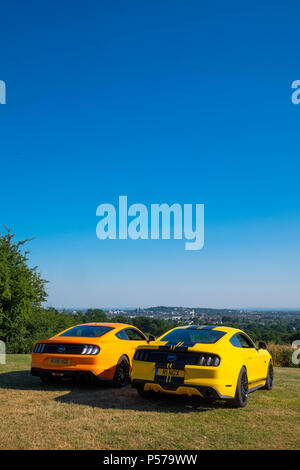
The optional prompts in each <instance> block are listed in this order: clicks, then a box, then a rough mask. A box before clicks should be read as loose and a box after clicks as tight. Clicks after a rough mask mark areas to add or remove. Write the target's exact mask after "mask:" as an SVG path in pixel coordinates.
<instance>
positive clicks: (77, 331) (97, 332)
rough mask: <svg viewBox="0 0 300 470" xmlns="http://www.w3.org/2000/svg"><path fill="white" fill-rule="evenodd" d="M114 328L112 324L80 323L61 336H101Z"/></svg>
mask: <svg viewBox="0 0 300 470" xmlns="http://www.w3.org/2000/svg"><path fill="white" fill-rule="evenodd" d="M111 330H113V328H112V327H111V326H96V325H78V326H74V328H71V329H70V330H67V331H65V332H64V333H61V334H60V335H59V336H76V337H77V338H78V337H82V338H99V337H100V336H103V335H105V333H108V331H111Z"/></svg>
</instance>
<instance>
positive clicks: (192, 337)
mask: <svg viewBox="0 0 300 470" xmlns="http://www.w3.org/2000/svg"><path fill="white" fill-rule="evenodd" d="M225 334H226V333H225V332H224V331H217V330H196V329H189V328H178V329H176V330H173V331H170V333H167V334H166V335H165V336H163V337H162V338H160V341H168V343H172V344H177V343H179V342H183V343H187V344H188V343H203V344H212V343H216V342H217V341H218V340H219V339H220V338H222V336H224V335H225ZM182 346H184V344H183V345H182Z"/></svg>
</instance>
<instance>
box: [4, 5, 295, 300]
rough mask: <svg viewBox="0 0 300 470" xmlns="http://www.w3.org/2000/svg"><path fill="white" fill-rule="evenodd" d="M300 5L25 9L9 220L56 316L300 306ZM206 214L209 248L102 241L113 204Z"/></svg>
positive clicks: (12, 109) (8, 156) (15, 37)
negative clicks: (294, 87) (80, 310)
mask: <svg viewBox="0 0 300 470" xmlns="http://www.w3.org/2000/svg"><path fill="white" fill-rule="evenodd" d="M299 18H300V4H299V1H298V0H294V1H286V2H282V1H279V0H272V1H271V0H269V1H266V0H259V1H258V0H256V1H252V2H240V1H230V0H229V1H226V2H224V1H223V0H185V1H183V0H180V1H179V0H164V1H161V0H157V1H145V0H144V1H140V0H136V1H132V0H126V1H123V0H122V1H101V2H99V1H91V0H86V1H74V0H72V1H71V0H69V1H61V0H60V1H57V0H56V1H51V2H50V1H48V2H45V1H43V2H41V1H37V0H35V1H27V2H24V1H23V0H22V1H21V0H20V1H14V0H12V1H10V2H5V3H3V2H2V5H1V17H0V43H1V50H0V79H1V80H4V81H5V82H6V85H7V104H6V105H0V158H1V204H0V222H1V224H6V225H8V226H9V227H11V229H12V230H13V231H15V232H16V234H17V238H19V239H22V238H24V237H27V236H28V237H31V236H35V237H36V240H35V241H33V242H32V243H31V250H32V253H31V262H32V264H35V265H38V266H39V269H40V271H41V273H42V275H43V276H44V277H45V278H46V279H48V280H49V281H50V284H49V286H48V290H49V302H48V303H49V304H50V305H54V306H57V307H62V306H64V307H86V306H99V307H107V306H122V307H126V306H150V305H161V304H164V305H186V306H203V307H205V306H211V307H277V308H280V307H282V308H283V307H285V308H292V307H294V308H297V307H300V289H299V274H300V250H299V242H300V221H299V215H300V197H299V171H300V159H299V157H300V155H299V153H300V152H299V146H300V140H299V135H300V105H298V106H296V105H293V104H292V103H291V98H290V96H291V83H292V81H293V80H296V79H300V59H299V44H300V29H299ZM123 194H124V195H127V196H128V199H129V203H135V202H139V203H144V204H151V203H162V202H166V203H169V204H172V203H174V202H177V203H181V204H184V203H194V204H195V203H204V204H205V246H204V249H203V250H201V251H199V252H187V251H185V250H184V242H183V241H166V240H163V241H162V240H160V241H129V240H128V241H124V240H120V241H112V240H111V241H100V240H98V239H97V238H96V234H95V229H96V223H97V218H96V215H95V214H96V208H97V206H98V205H99V204H101V203H104V202H110V203H116V202H117V198H118V196H119V195H123Z"/></svg>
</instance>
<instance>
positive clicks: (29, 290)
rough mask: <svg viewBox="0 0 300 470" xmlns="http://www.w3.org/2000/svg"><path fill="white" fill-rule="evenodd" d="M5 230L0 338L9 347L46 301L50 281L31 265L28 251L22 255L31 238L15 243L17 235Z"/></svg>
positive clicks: (0, 257) (0, 243)
mask: <svg viewBox="0 0 300 470" xmlns="http://www.w3.org/2000/svg"><path fill="white" fill-rule="evenodd" d="M5 229H6V231H7V233H6V234H3V235H2V234H1V233H0V338H1V339H3V340H4V341H5V342H6V343H8V344H9V342H10V341H12V340H13V338H16V337H17V338H21V337H22V334H23V333H24V332H25V330H26V325H27V323H28V321H29V320H30V318H31V316H32V315H33V313H34V312H36V311H37V310H39V309H40V308H41V304H42V302H44V301H45V300H46V298H47V293H46V290H45V285H46V282H47V281H45V280H44V279H42V278H41V276H40V274H39V273H38V272H37V268H36V267H33V268H31V267H30V266H29V265H28V261H29V259H28V254H29V251H24V253H23V252H22V249H23V246H24V245H25V243H27V242H29V241H31V240H32V239H26V240H23V241H19V242H14V237H15V234H12V233H11V232H10V230H9V229H7V228H6V227H5ZM15 352H19V351H15Z"/></svg>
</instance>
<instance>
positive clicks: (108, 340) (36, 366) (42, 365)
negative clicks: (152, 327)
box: [31, 323, 154, 387]
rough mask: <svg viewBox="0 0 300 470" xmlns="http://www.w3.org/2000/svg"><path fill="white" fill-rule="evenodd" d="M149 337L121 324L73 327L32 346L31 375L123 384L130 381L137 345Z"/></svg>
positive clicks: (49, 380) (49, 379) (50, 379)
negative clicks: (82, 378) (84, 378)
mask: <svg viewBox="0 0 300 470" xmlns="http://www.w3.org/2000/svg"><path fill="white" fill-rule="evenodd" d="M152 339H154V338H153V337H150V339H148V338H147V337H146V336H145V335H144V334H143V333H142V332H141V331H140V330H138V329H137V328H135V327H134V326H132V325H126V324H124V323H85V324H82V325H77V326H73V327H71V328H68V329H67V330H65V331H62V332H61V333H58V334H57V335H56V336H53V337H52V338H50V339H47V340H41V341H38V342H37V343H36V344H35V345H34V348H33V351H32V362H31V374H32V375H34V376H40V377H41V379H42V380H43V381H44V382H55V383H58V382H60V380H61V379H63V378H68V377H72V378H81V377H90V378H93V379H94V378H96V379H102V380H109V381H113V383H114V384H115V386H117V387H123V386H125V385H126V384H127V383H128V381H129V378H130V372H131V366H132V358H133V355H134V353H135V350H136V348H137V346H140V345H141V346H142V345H146V344H147V343H149V341H150V340H152Z"/></svg>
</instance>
